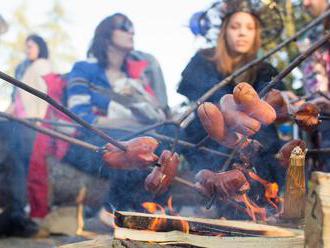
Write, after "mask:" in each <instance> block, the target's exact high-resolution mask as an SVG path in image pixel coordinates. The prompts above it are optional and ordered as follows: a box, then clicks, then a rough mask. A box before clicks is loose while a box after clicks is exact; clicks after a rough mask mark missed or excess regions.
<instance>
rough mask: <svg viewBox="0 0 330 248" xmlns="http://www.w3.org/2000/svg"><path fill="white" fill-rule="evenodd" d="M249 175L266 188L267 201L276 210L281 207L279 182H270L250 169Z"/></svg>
mask: <svg viewBox="0 0 330 248" xmlns="http://www.w3.org/2000/svg"><path fill="white" fill-rule="evenodd" d="M248 173H249V176H250V177H251V179H253V180H255V181H257V182H259V183H261V184H262V185H263V186H264V188H265V194H264V196H265V199H266V201H267V202H268V203H269V204H270V205H271V206H272V207H274V208H275V209H276V210H278V209H279V206H278V205H279V204H280V202H281V200H280V197H279V196H278V191H279V187H278V184H277V183H271V182H268V181H267V180H265V179H262V178H261V177H259V176H258V175H257V174H255V173H253V172H252V171H249V172H248Z"/></svg>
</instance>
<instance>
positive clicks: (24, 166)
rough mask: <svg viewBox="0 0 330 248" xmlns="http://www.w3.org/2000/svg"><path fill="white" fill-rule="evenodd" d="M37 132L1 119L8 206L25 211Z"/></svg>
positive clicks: (1, 166) (0, 128)
mask: <svg viewBox="0 0 330 248" xmlns="http://www.w3.org/2000/svg"><path fill="white" fill-rule="evenodd" d="M34 138H35V132H34V131H33V130H31V129H29V128H27V127H24V126H23V125H20V124H18V123H15V122H9V121H0V140H1V141H0V142H3V147H4V151H3V152H5V153H6V157H5V159H3V161H1V162H0V169H1V170H4V172H5V173H6V177H5V182H4V183H5V184H6V186H7V188H8V201H7V202H6V203H7V204H6V207H8V208H10V209H12V210H14V211H24V207H25V205H26V202H27V200H26V199H27V190H26V189H27V180H26V179H27V174H28V168H29V160H30V156H31V153H32V148H33V142H34Z"/></svg>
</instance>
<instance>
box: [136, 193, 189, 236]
mask: <svg viewBox="0 0 330 248" xmlns="http://www.w3.org/2000/svg"><path fill="white" fill-rule="evenodd" d="M142 207H143V208H144V209H146V210H147V211H148V212H149V213H151V214H155V213H159V214H160V215H163V216H164V217H165V216H166V210H165V208H164V207H162V206H161V205H159V204H157V203H155V202H144V203H142ZM167 208H168V210H169V213H170V214H171V215H174V216H179V215H178V214H177V213H176V212H175V210H174V208H173V198H172V196H170V197H169V199H168V201H167ZM164 217H163V218H155V219H154V220H153V221H152V222H151V223H150V225H149V229H150V230H152V231H159V230H161V229H162V228H163V227H164V226H165V225H166V223H167V219H166V218H164ZM179 217H180V216H179ZM179 222H180V226H179V229H180V230H181V231H182V232H184V233H189V223H188V221H186V220H183V219H180V220H179Z"/></svg>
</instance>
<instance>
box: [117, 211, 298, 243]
mask: <svg viewBox="0 0 330 248" xmlns="http://www.w3.org/2000/svg"><path fill="white" fill-rule="evenodd" d="M114 215H115V226H116V227H121V228H129V229H135V230H149V231H157V232H168V231H173V230H177V231H182V222H183V221H184V222H187V223H188V224H189V233H190V234H202V235H209V236H216V235H221V234H222V235H224V236H240V237H259V236H266V237H290V236H292V235H293V233H292V232H290V231H287V230H282V229H281V228H277V227H272V226H268V225H261V224H255V223H251V222H243V221H229V220H214V219H203V218H194V217H181V216H170V215H160V214H145V213H136V212H123V211H115V213H114ZM155 222H158V223H159V226H156V227H155V225H154V224H153V223H155ZM151 227H154V228H155V229H152V228H151Z"/></svg>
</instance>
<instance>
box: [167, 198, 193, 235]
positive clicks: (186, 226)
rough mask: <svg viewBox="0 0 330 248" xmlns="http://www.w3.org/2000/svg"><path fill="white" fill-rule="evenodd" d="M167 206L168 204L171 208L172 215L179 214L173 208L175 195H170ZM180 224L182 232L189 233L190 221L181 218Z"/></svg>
mask: <svg viewBox="0 0 330 248" xmlns="http://www.w3.org/2000/svg"><path fill="white" fill-rule="evenodd" d="M167 206H168V209H169V211H170V214H171V215H176V216H179V215H178V214H177V213H176V212H175V211H174V209H173V197H172V196H170V197H169V198H168V201H167ZM179 217H180V216H179ZM180 224H181V227H180V229H181V230H182V232H184V233H189V223H188V221H186V220H183V219H180Z"/></svg>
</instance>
